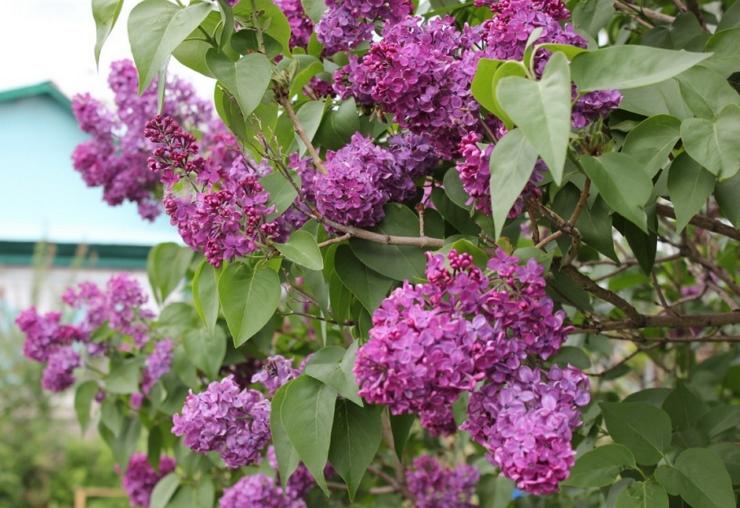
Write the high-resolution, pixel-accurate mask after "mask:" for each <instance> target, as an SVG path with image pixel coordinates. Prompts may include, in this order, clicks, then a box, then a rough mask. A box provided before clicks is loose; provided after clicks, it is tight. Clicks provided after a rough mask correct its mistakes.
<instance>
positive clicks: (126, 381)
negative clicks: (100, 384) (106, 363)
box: [105, 359, 141, 394]
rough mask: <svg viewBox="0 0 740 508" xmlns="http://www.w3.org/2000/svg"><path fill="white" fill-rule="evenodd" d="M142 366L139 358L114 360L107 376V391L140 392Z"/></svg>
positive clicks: (121, 392)
mask: <svg viewBox="0 0 740 508" xmlns="http://www.w3.org/2000/svg"><path fill="white" fill-rule="evenodd" d="M140 367H141V362H140V361H139V360H138V359H129V360H115V359H114V360H112V361H111V365H110V373H109V374H108V375H107V376H106V377H105V391H106V392H109V393H120V394H130V393H134V392H138V391H139V368H140Z"/></svg>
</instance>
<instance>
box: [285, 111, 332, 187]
mask: <svg viewBox="0 0 740 508" xmlns="http://www.w3.org/2000/svg"><path fill="white" fill-rule="evenodd" d="M280 104H282V106H283V108H285V113H286V114H287V115H288V118H289V119H290V121H291V123H292V124H293V128H294V129H295V132H296V134H298V137H299V138H301V141H303V144H304V145H305V147H306V150H308V153H309V154H310V155H311V159H313V164H314V166H316V169H317V170H318V171H319V173H323V174H326V166H324V162H323V161H322V160H321V156H320V155H319V152H318V151H317V150H316V148H315V147H314V146H313V144H312V143H311V140H310V139H309V137H308V135H307V134H306V131H305V130H304V129H303V125H302V124H301V121H300V120H299V119H298V116H297V115H296V114H295V110H294V109H293V105H292V104H291V103H290V99H289V98H288V97H281V98H280Z"/></svg>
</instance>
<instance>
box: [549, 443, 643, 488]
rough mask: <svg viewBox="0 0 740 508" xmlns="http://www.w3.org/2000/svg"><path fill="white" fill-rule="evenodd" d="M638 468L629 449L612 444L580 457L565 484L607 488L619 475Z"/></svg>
mask: <svg viewBox="0 0 740 508" xmlns="http://www.w3.org/2000/svg"><path fill="white" fill-rule="evenodd" d="M636 467H637V464H635V456H634V455H632V452H631V451H630V450H629V448H627V447H626V446H622V445H620V444H616V443H612V444H608V445H604V446H600V447H598V448H595V449H593V450H591V451H590V452H587V453H585V454H584V455H582V456H581V457H579V458H578V460H576V463H575V465H574V466H573V469H571V471H570V476H569V477H568V479H567V480H566V481H565V482H564V483H563V484H564V485H568V486H571V487H581V488H590V487H606V486H607V485H611V484H612V483H614V482H615V481H616V480H617V477H618V476H619V473H621V472H622V471H624V470H625V469H627V468H633V469H634V468H636Z"/></svg>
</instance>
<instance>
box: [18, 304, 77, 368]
mask: <svg viewBox="0 0 740 508" xmlns="http://www.w3.org/2000/svg"><path fill="white" fill-rule="evenodd" d="M60 319H61V314H60V313H59V312H47V313H45V314H39V313H38V312H37V311H36V309H35V308H34V307H31V308H29V309H26V310H24V311H23V312H21V313H20V314H19V315H18V317H17V318H16V320H15V322H16V324H17V325H18V328H20V330H21V331H22V332H23V333H24V334H25V336H26V339H25V341H24V342H23V355H24V356H25V357H26V358H28V359H29V360H34V361H36V362H39V363H45V362H47V361H48V360H49V357H50V356H51V355H52V354H53V353H54V352H55V351H57V350H58V349H59V348H60V347H62V346H68V345H69V344H71V343H72V341H73V340H75V339H77V340H79V339H80V338H81V336H82V332H81V331H80V330H78V329H77V328H75V327H73V326H70V325H63V324H61V323H60Z"/></svg>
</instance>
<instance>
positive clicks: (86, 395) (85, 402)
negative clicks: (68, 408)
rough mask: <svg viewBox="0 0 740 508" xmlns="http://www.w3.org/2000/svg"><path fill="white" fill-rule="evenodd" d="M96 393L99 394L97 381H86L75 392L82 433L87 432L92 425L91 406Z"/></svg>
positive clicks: (78, 419)
mask: <svg viewBox="0 0 740 508" xmlns="http://www.w3.org/2000/svg"><path fill="white" fill-rule="evenodd" d="M96 393H98V383H97V381H85V382H84V383H81V384H80V385H79V386H78V387H77V390H76V391H75V403H74V406H75V413H76V414H77V421H78V422H80V428H81V429H82V432H85V430H86V429H87V426H88V424H89V423H90V406H91V405H92V401H93V399H94V398H95V394H96Z"/></svg>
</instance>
